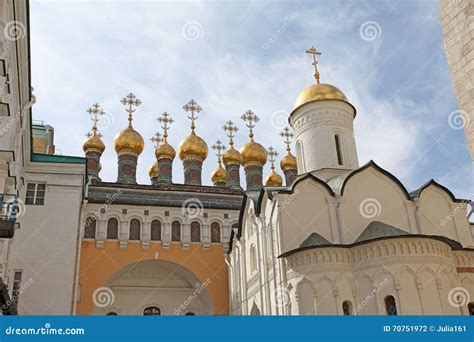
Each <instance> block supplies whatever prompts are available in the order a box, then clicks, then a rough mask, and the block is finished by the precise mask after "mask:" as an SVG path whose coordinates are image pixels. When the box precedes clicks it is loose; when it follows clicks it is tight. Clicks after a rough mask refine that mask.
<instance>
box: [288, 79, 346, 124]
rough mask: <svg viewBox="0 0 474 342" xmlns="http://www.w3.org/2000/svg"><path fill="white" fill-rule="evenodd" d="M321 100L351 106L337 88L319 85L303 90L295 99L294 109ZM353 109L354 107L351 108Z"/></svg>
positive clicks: (323, 84) (325, 84) (324, 84)
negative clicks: (334, 101) (344, 103)
mask: <svg viewBox="0 0 474 342" xmlns="http://www.w3.org/2000/svg"><path fill="white" fill-rule="evenodd" d="M321 100H336V101H343V102H346V103H347V104H349V105H351V106H352V104H351V103H350V102H349V100H348V99H347V97H346V95H344V93H343V92H342V91H341V90H340V89H339V88H337V87H335V86H333V85H331V84H327V83H320V84H313V85H312V86H310V87H308V88H306V89H305V90H303V91H302V92H301V93H300V95H299V96H298V97H297V98H296V101H295V106H294V109H293V110H295V109H297V108H299V107H301V106H302V105H304V104H306V103H310V102H314V101H321ZM352 108H354V106H352ZM354 116H355V108H354Z"/></svg>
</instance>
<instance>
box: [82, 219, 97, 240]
mask: <svg viewBox="0 0 474 342" xmlns="http://www.w3.org/2000/svg"><path fill="white" fill-rule="evenodd" d="M96 225H97V221H96V218H95V217H93V216H91V217H88V218H87V220H86V224H85V227H84V239H95V230H96Z"/></svg>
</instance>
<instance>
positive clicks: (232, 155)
mask: <svg viewBox="0 0 474 342" xmlns="http://www.w3.org/2000/svg"><path fill="white" fill-rule="evenodd" d="M222 160H223V161H224V165H234V164H238V165H240V164H242V156H241V155H240V152H239V151H237V150H236V149H235V148H234V147H233V146H231V147H230V148H229V149H228V150H227V151H225V152H224V154H223V155H222Z"/></svg>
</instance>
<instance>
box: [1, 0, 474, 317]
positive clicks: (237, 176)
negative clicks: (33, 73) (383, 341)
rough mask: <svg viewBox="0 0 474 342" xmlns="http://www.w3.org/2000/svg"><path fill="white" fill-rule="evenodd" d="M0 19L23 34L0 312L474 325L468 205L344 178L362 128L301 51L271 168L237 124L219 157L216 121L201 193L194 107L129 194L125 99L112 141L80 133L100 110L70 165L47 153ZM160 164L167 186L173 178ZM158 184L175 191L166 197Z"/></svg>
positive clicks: (131, 142)
mask: <svg viewBox="0 0 474 342" xmlns="http://www.w3.org/2000/svg"><path fill="white" fill-rule="evenodd" d="M2 4H3V5H5V6H6V7H8V6H10V5H11V3H10V2H8V1H7V2H6V3H2ZM15 6H17V8H16V9H15V10H16V11H13V9H11V10H9V11H8V13H9V15H13V13H14V12H16V13H19V14H20V15H19V17H18V18H16V19H17V21H18V22H21V23H23V25H24V27H25V34H24V37H23V39H16V40H12V41H10V42H9V43H8V46H7V47H8V49H7V48H5V49H4V50H2V51H7V52H8V53H7V52H5V53H4V54H3V55H8V56H9V59H8V60H7V63H6V65H7V68H6V70H7V73H9V74H11V75H13V76H15V77H18V78H19V81H18V82H15V84H18V85H21V86H22V88H21V89H16V86H15V88H14V89H11V94H8V95H7V94H6V93H5V96H4V97H3V99H7V100H9V102H8V103H7V104H8V106H9V107H8V108H10V110H9V111H8V112H5V114H4V115H2V116H0V120H2V122H3V123H5V124H7V123H10V122H11V123H12V125H13V127H14V128H13V129H12V130H10V131H9V134H7V135H2V136H0V142H1V144H2V146H6V147H7V150H9V151H14V153H7V152H5V151H2V152H1V153H0V157H1V161H2V163H1V164H0V166H1V167H2V168H1V171H2V172H3V173H2V175H3V176H1V177H0V179H1V180H2V182H0V186H1V187H0V190H1V191H3V192H13V193H14V194H13V199H14V200H13V202H7V200H6V199H2V201H3V203H2V214H4V212H5V210H7V208H10V207H11V204H12V203H13V204H15V203H17V204H18V203H19V207H20V212H19V213H18V214H17V215H16V216H17V217H15V219H16V222H15V223H16V224H17V225H19V227H21V229H18V227H17V229H16V230H15V235H14V237H13V238H12V239H5V240H2V243H1V244H0V247H2V249H0V251H2V264H1V266H2V267H1V270H2V273H1V276H2V277H3V279H4V280H5V283H6V284H7V285H8V287H9V291H10V292H11V297H12V301H11V302H9V303H5V304H4V303H3V302H2V303H1V304H2V305H3V306H2V310H3V312H4V313H8V312H16V311H17V312H18V314H20V315H29V314H35V315H42V314H46V315H318V314H320V315H418V314H419V315H429V314H439V315H467V314H473V313H474V252H473V251H474V250H473V249H472V248H473V247H474V245H473V239H472V236H473V235H472V234H473V226H472V224H470V223H469V219H468V217H467V216H466V212H467V210H468V207H469V206H471V202H470V201H469V200H467V199H459V198H455V196H454V195H453V194H452V193H451V191H450V190H449V189H447V188H445V187H444V186H443V185H441V184H438V183H437V182H435V181H434V180H427V182H426V184H424V185H423V186H421V187H420V188H419V189H415V190H413V191H408V190H407V189H406V188H405V187H404V185H403V184H402V183H401V182H400V181H399V180H398V179H397V178H396V176H395V175H392V174H390V173H389V172H388V171H386V170H384V169H382V168H381V167H379V166H378V165H377V164H376V163H375V162H374V161H368V162H367V163H366V164H364V165H362V166H360V165H359V159H358V156H357V144H356V141H355V138H354V129H353V122H354V120H357V117H356V116H357V115H364V114H363V113H361V114H357V113H356V108H355V107H354V106H353V105H352V104H351V103H350V101H349V100H348V99H347V97H346V96H345V95H344V93H343V92H342V91H341V90H340V89H338V88H337V87H335V86H333V85H330V84H324V83H320V75H319V72H318V69H317V64H318V62H317V60H316V57H317V56H318V55H319V54H320V53H319V52H318V51H316V50H315V49H314V48H311V49H309V50H307V51H306V52H307V53H309V54H311V56H312V58H313V65H314V68H315V69H314V76H315V83H314V84H313V85H311V86H309V87H308V88H306V89H304V90H303V91H302V92H301V94H300V95H299V96H297V99H296V102H295V106H294V109H293V110H292V112H291V114H290V115H289V118H288V122H289V126H288V127H286V128H285V129H283V131H282V132H281V134H280V135H281V137H282V138H283V140H284V142H285V144H286V146H287V149H286V153H285V154H284V156H283V158H281V159H280V160H277V156H278V154H277V153H276V151H275V150H274V149H273V147H264V146H262V145H261V144H260V143H258V139H257V137H256V134H257V136H258V129H257V128H256V127H257V123H258V122H259V117H258V116H257V115H256V114H255V113H253V112H252V111H251V110H248V111H246V112H245V113H243V114H242V116H241V119H242V120H243V123H244V124H245V126H246V127H247V129H248V142H247V143H246V144H244V145H243V146H241V148H237V147H235V146H234V138H235V135H236V134H237V131H238V128H237V125H235V124H234V123H233V122H231V121H228V122H222V125H223V131H222V135H224V134H225V136H226V139H225V140H226V143H225V145H227V146H228V147H225V146H224V143H223V142H222V141H220V140H217V141H216V142H215V143H214V144H212V146H210V147H211V149H212V150H213V151H214V153H215V158H214V160H215V164H216V168H215V170H214V171H213V172H212V174H211V175H210V178H211V182H212V185H203V178H204V177H206V176H205V175H203V174H202V165H203V163H204V162H206V160H208V159H209V154H210V153H209V146H208V144H207V142H206V141H205V140H204V139H203V138H202V137H200V136H199V134H198V133H199V125H198V124H199V121H198V114H199V113H200V112H201V111H202V108H201V107H200V106H199V104H198V103H197V102H196V101H194V100H190V101H188V102H187V103H186V104H185V105H184V106H183V111H184V112H185V113H186V115H188V117H189V119H190V131H189V134H187V135H186V136H184V137H183V139H182V141H181V143H180V144H179V146H177V147H176V148H175V147H174V146H171V145H170V144H169V143H168V139H167V138H168V134H169V132H170V130H173V129H177V128H176V127H173V119H172V118H171V115H169V114H168V113H166V112H164V113H163V114H162V115H161V116H160V117H159V118H158V121H159V122H160V126H161V131H160V132H159V133H157V134H156V135H154V136H153V137H152V139H151V140H152V143H153V144H154V146H155V158H154V159H155V160H154V162H153V163H152V165H150V167H149V177H150V183H149V184H137V181H136V171H137V161H138V158H139V157H140V155H141V154H142V152H143V149H144V144H145V142H144V139H143V137H142V136H141V134H140V133H139V132H138V131H137V130H135V129H134V127H133V120H134V114H135V112H136V111H140V104H141V100H140V99H139V98H137V97H136V96H135V95H134V94H133V93H130V94H128V95H126V96H125V97H124V98H123V99H122V101H121V104H122V105H123V106H124V109H125V112H124V115H123V122H124V129H123V130H122V131H120V132H118V133H117V135H116V137H115V139H114V141H113V142H111V144H106V142H104V141H103V140H102V136H101V134H100V132H99V129H98V127H100V125H98V123H99V122H100V120H101V116H102V114H103V110H102V108H101V106H100V105H99V104H93V105H92V106H91V107H90V108H89V110H88V113H89V114H90V115H91V117H92V119H93V125H92V127H91V129H90V132H89V133H88V136H87V138H86V140H85V141H84V144H83V150H84V154H85V155H84V157H68V156H58V155H54V154H53V153H54V143H53V140H52V133H51V131H52V128H51V127H49V126H46V125H43V124H33V121H32V119H31V106H32V105H33V104H34V96H33V95H32V91H31V87H30V84H29V77H28V76H29V72H30V71H29V70H30V65H29V59H28V58H27V56H28V55H29V30H28V27H29V23H28V19H27V18H28V6H27V3H23V2H15ZM6 13H7V12H6ZM10 19H11V18H10V17H8V18H5V19H3V21H4V22H7V21H9V20H10ZM17 25H19V24H17ZM15 45H17V46H18V49H17V48H15ZM15 50H18V51H20V52H21V53H20V55H19V56H13V54H14V51H15ZM3 55H2V56H3ZM10 55H11V56H10ZM13 57H15V58H13ZM15 61H16V62H15ZM14 63H20V65H18V66H16V65H15V64H14ZM16 69H20V70H23V72H18V73H17V74H15V72H14V71H15V70H16ZM25 70H26V72H25ZM13 76H11V77H13ZM2 89H3V88H2ZM5 89H6V88H5ZM9 91H10V90H9ZM20 94H21V96H20ZM17 102H18V103H17ZM2 103H3V102H2ZM2 108H3V107H2ZM2 113H3V112H2ZM15 113H17V114H15ZM183 114H184V113H183ZM126 119H128V120H126ZM117 121H119V118H118V117H117ZM126 121H128V123H127V122H126ZM13 133H15V134H13ZM109 145H110V146H109ZM112 146H113V148H114V149H115V152H116V154H117V164H116V167H117V170H118V176H117V179H116V181H115V182H108V181H104V180H102V179H101V176H100V172H101V168H102V165H101V157H102V154H103V152H104V150H105V149H106V148H111V147H112ZM293 150H295V154H293V152H292V151H293ZM176 157H178V158H179V159H180V160H181V161H182V169H181V170H175V169H173V166H172V165H173V160H174V159H175V158H176ZM267 163H270V166H271V168H270V173H269V174H268V175H264V174H263V167H264V165H265V164H267ZM278 166H279V168H280V169H281V172H280V171H279V170H278ZM176 172H183V174H184V183H183V184H177V183H175V182H173V174H175V173H176ZM241 174H242V175H243V176H244V177H245V178H244V179H241ZM242 178H243V177H242ZM3 217H4V215H3V216H2V218H3ZM0 285H1V284H0ZM5 305H6V306H5ZM10 309H14V310H10Z"/></svg>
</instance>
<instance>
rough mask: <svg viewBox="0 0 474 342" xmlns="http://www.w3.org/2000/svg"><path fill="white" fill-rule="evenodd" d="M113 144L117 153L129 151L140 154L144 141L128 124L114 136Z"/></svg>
mask: <svg viewBox="0 0 474 342" xmlns="http://www.w3.org/2000/svg"><path fill="white" fill-rule="evenodd" d="M114 146H115V151H116V152H117V153H120V152H123V151H131V152H133V153H135V154H140V153H142V152H143V148H144V146H145V142H144V141H143V138H142V136H141V135H140V133H138V132H137V131H135V130H134V129H133V127H132V126H131V125H129V126H128V127H127V128H125V129H124V130H123V131H121V132H119V133H118V134H117V135H116V136H115V139H114Z"/></svg>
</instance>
